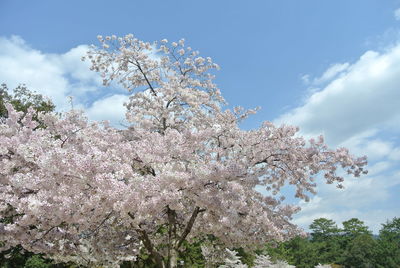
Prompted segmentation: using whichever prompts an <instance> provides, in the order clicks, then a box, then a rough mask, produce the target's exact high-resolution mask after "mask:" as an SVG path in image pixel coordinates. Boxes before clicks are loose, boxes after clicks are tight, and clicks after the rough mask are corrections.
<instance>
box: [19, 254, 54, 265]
mask: <svg viewBox="0 0 400 268" xmlns="http://www.w3.org/2000/svg"><path fill="white" fill-rule="evenodd" d="M50 267H51V265H50V264H49V262H48V261H46V260H44V259H43V258H41V257H40V256H38V255H34V256H32V257H30V258H29V259H28V260H27V261H26V262H25V266H24V268H50Z"/></svg>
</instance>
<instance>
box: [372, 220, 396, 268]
mask: <svg viewBox="0 0 400 268" xmlns="http://www.w3.org/2000/svg"><path fill="white" fill-rule="evenodd" d="M378 248H379V254H378V255H377V267H387V268H395V267H400V218H393V220H391V221H388V222H387V223H386V224H382V228H381V230H380V231H379V238H378Z"/></svg>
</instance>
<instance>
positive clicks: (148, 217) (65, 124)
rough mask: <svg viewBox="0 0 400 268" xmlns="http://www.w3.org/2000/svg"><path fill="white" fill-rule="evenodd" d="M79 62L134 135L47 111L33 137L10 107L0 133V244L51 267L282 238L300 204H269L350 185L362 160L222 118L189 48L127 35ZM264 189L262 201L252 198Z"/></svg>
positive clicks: (160, 257) (282, 130) (288, 129)
mask: <svg viewBox="0 0 400 268" xmlns="http://www.w3.org/2000/svg"><path fill="white" fill-rule="evenodd" d="M99 40H100V41H101V43H102V48H96V47H93V48H92V49H91V51H89V53H88V55H87V57H86V59H88V60H89V61H90V62H91V63H92V67H91V68H92V69H93V70H95V71H97V72H100V74H101V76H102V77H103V79H104V84H105V85H107V84H109V83H110V81H111V80H117V81H118V82H120V83H121V84H122V85H123V86H124V87H125V88H127V89H128V90H130V91H132V90H135V91H134V93H133V94H132V95H131V97H130V100H129V102H128V103H127V104H126V108H127V112H126V118H127V120H128V122H130V127H129V128H128V129H125V130H116V129H113V128H111V127H109V126H107V125H101V124H99V123H88V122H87V120H86V119H85V117H84V116H83V115H82V114H81V113H79V112H76V111H71V112H69V113H66V114H65V115H64V116H62V117H59V116H57V115H49V114H47V115H43V116H42V118H41V119H42V120H43V122H45V125H46V128H37V125H36V123H35V122H34V121H32V112H33V111H32V110H31V111H30V112H28V114H27V115H26V116H23V115H22V114H20V113H18V112H15V111H14V110H13V108H12V107H11V106H10V105H9V106H8V114H9V118H8V119H7V120H6V121H5V123H2V124H1V125H0V161H1V162H0V178H1V181H0V214H1V217H2V218H3V220H2V223H1V225H0V240H1V246H2V248H3V249H5V248H8V247H10V246H14V245H17V244H21V245H22V246H23V247H24V248H26V249H28V250H30V251H34V252H40V253H44V254H46V255H47V256H49V257H51V258H53V259H56V260H60V261H67V260H72V261H75V262H77V263H82V264H85V265H91V264H103V265H109V266H112V265H116V264H117V263H119V262H121V261H122V260H131V259H134V258H135V257H136V256H137V255H138V253H139V251H140V250H141V249H145V250H147V252H148V253H149V255H150V256H151V258H153V260H154V262H155V263H156V264H157V265H158V266H159V267H164V266H167V267H173V266H174V265H176V257H177V254H178V253H179V251H180V250H182V245H183V243H184V241H186V240H188V239H190V238H191V237H198V236H202V235H206V234H211V235H214V236H215V237H218V238H219V239H220V241H221V242H223V243H224V244H225V245H227V246H235V245H236V246H238V245H241V246H243V245H258V244H262V243H265V242H266V241H269V240H271V239H278V240H282V239H286V238H288V237H291V236H293V235H295V234H298V233H299V232H300V230H299V229H298V228H297V227H296V226H295V225H293V224H291V223H290V219H291V216H292V214H293V213H295V212H296V211H298V208H297V207H295V206H291V205H283V204H282V203H281V201H282V200H281V199H283V198H280V197H279V196H278V194H279V191H280V189H281V188H282V186H284V185H286V184H291V185H293V186H294V187H295V188H296V196H297V197H299V198H302V199H306V200H307V199H308V193H312V194H314V193H315V190H314V188H315V186H316V185H315V183H314V182H313V180H314V177H315V176H317V174H320V173H322V174H323V175H324V177H325V178H326V181H327V183H334V182H337V183H338V184H337V185H338V187H341V184H340V183H341V182H342V181H343V178H342V177H340V176H338V175H337V173H336V169H337V167H341V168H343V169H345V170H346V171H347V172H348V173H349V174H353V175H355V176H359V175H360V174H361V173H363V172H365V171H363V166H364V165H365V164H366V159H365V158H364V157H363V158H357V159H356V158H353V157H352V156H350V155H349V153H348V151H347V150H346V149H344V148H340V149H336V150H331V149H328V148H327V146H326V145H325V144H324V142H323V138H322V137H319V138H318V139H316V140H314V139H312V140H310V141H309V142H308V143H307V142H306V141H305V140H304V139H303V138H302V137H299V136H296V132H297V131H298V128H296V127H293V126H286V125H282V126H275V125H273V124H272V123H270V122H265V123H263V124H262V126H261V127H260V128H258V129H254V130H251V131H246V130H242V129H240V128H239V126H238V124H239V122H240V121H241V120H243V119H245V118H246V117H247V116H248V115H249V114H251V113H253V112H254V111H251V110H250V111H244V110H243V109H241V108H235V109H234V110H233V111H231V110H224V109H223V105H224V104H225V101H224V99H223V97H222V96H221V93H220V91H219V90H218V88H217V87H216V85H215V84H214V83H213V75H211V74H210V72H211V71H212V69H216V68H218V66H217V65H216V64H214V63H213V62H212V60H211V59H210V58H202V57H200V56H199V55H198V52H196V51H193V50H192V49H191V48H190V47H186V46H185V44H184V41H183V40H180V41H179V42H178V43H174V42H173V43H171V44H170V45H169V43H168V41H167V40H162V41H161V43H160V44H157V43H153V44H150V43H146V42H143V41H140V40H137V39H135V38H134V37H133V36H132V35H127V36H125V37H123V38H116V37H115V36H111V37H106V38H102V37H101V36H99ZM260 185H261V186H263V187H265V188H266V190H267V191H268V192H269V193H270V195H267V196H265V195H263V194H261V193H259V192H258V191H257V190H256V189H255V187H256V186H260Z"/></svg>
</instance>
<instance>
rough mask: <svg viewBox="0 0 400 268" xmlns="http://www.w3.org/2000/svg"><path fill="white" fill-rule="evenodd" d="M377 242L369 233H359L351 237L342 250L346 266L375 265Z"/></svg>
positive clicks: (368, 266)
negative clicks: (343, 250)
mask: <svg viewBox="0 0 400 268" xmlns="http://www.w3.org/2000/svg"><path fill="white" fill-rule="evenodd" d="M376 255H377V242H376V241H375V240H374V239H373V238H372V235H369V234H360V235H358V236H356V237H354V239H352V240H351V241H350V242H349V243H348V245H347V248H346V250H345V252H344V256H343V257H344V261H343V264H344V265H346V267H347V266H348V267H360V268H370V267H371V268H372V267H376Z"/></svg>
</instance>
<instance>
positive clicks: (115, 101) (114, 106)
mask: <svg viewBox="0 0 400 268" xmlns="http://www.w3.org/2000/svg"><path fill="white" fill-rule="evenodd" d="M128 100H129V97H128V96H126V95H121V94H115V95H112V96H109V97H106V98H103V99H100V100H96V101H95V102H94V103H93V104H92V106H91V107H90V108H88V109H87V114H88V116H89V118H91V119H93V120H97V121H101V120H108V121H110V122H112V123H113V126H115V127H122V124H123V122H122V119H123V118H124V115H125V111H126V109H125V106H124V105H123V104H124V103H125V102H127V101H128Z"/></svg>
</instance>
